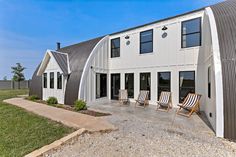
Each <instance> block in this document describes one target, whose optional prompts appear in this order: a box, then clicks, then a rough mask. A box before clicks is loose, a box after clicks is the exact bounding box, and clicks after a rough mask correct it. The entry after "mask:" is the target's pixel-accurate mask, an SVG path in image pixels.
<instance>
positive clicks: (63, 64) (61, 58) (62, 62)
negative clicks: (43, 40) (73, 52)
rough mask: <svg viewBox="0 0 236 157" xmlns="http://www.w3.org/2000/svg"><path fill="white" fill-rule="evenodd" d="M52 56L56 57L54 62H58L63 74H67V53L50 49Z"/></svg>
mask: <svg viewBox="0 0 236 157" xmlns="http://www.w3.org/2000/svg"><path fill="white" fill-rule="evenodd" d="M51 53H52V55H53V57H54V58H55V59H56V62H57V63H58V65H59V67H60V68H61V70H62V72H63V74H64V75H68V74H69V67H68V62H67V55H66V54H63V53H58V52H54V51H51Z"/></svg>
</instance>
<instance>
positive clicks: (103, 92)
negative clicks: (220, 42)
mask: <svg viewBox="0 0 236 157" xmlns="http://www.w3.org/2000/svg"><path fill="white" fill-rule="evenodd" d="M106 96H107V74H100V73H96V98H101V97H106Z"/></svg>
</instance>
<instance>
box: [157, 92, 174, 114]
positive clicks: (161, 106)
mask: <svg viewBox="0 0 236 157" xmlns="http://www.w3.org/2000/svg"><path fill="white" fill-rule="evenodd" d="M171 108H172V102H171V92H161V95H160V97H159V101H157V110H159V111H165V112H168V111H169V109H171Z"/></svg>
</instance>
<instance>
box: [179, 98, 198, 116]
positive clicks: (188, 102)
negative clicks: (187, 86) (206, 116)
mask: <svg viewBox="0 0 236 157" xmlns="http://www.w3.org/2000/svg"><path fill="white" fill-rule="evenodd" d="M200 98H201V95H200V94H193V93H189V94H188V95H187V97H186V98H185V99H184V102H183V103H182V104H179V105H178V106H179V109H178V110H177V112H176V113H177V114H179V115H182V116H186V117H190V116H191V115H192V113H193V112H197V111H198V110H200V104H199V101H200ZM183 109H185V110H187V111H188V112H187V113H182V112H180V111H181V110H183Z"/></svg>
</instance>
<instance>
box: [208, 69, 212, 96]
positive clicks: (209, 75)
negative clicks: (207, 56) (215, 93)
mask: <svg viewBox="0 0 236 157" xmlns="http://www.w3.org/2000/svg"><path fill="white" fill-rule="evenodd" d="M211 72H212V70H211V66H209V67H208V69H207V90H208V91H207V96H208V98H209V99H210V98H211Z"/></svg>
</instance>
